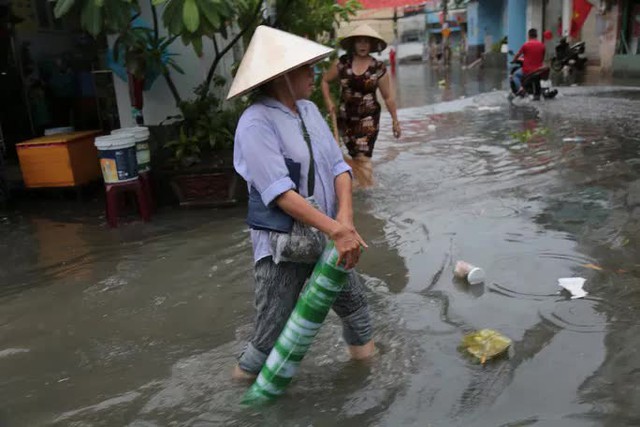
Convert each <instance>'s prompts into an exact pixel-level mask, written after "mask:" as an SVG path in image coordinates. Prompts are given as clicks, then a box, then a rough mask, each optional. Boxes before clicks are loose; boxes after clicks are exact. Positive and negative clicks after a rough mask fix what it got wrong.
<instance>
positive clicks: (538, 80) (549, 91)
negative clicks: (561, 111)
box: [509, 59, 558, 100]
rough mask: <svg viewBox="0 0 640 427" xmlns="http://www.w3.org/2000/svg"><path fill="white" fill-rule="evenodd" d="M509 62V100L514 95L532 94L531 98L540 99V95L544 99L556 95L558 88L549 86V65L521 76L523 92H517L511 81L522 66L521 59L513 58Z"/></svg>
mask: <svg viewBox="0 0 640 427" xmlns="http://www.w3.org/2000/svg"><path fill="white" fill-rule="evenodd" d="M511 64H512V65H513V67H511V72H510V73H509V85H510V86H511V93H510V94H509V100H512V99H513V98H515V97H520V98H524V97H525V96H528V95H533V99H540V96H542V97H543V98H544V99H553V98H555V97H556V95H558V90H557V89H553V88H552V87H551V80H549V74H551V70H550V69H549V67H542V68H540V69H538V70H537V71H534V72H533V73H529V74H526V75H524V76H523V77H522V87H523V88H524V92H518V90H517V89H516V85H515V83H514V81H513V75H514V74H515V72H516V71H518V70H519V69H520V68H522V59H514V60H513V61H511Z"/></svg>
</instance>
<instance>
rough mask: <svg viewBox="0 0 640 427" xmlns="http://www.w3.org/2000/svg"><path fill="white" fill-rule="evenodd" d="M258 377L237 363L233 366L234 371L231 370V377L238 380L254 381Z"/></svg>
mask: <svg viewBox="0 0 640 427" xmlns="http://www.w3.org/2000/svg"><path fill="white" fill-rule="evenodd" d="M256 377H257V375H255V374H252V373H249V372H246V371H243V370H242V369H240V366H238V365H236V366H235V367H234V368H233V372H231V378H233V379H234V380H237V381H253V380H255V379H256Z"/></svg>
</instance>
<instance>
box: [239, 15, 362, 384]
mask: <svg viewBox="0 0 640 427" xmlns="http://www.w3.org/2000/svg"><path fill="white" fill-rule="evenodd" d="M332 52H333V50H332V49H329V48H327V47H325V46H322V45H320V44H318V43H315V42H312V41H309V40H307V39H304V38H301V37H298V36H294V35H292V34H289V33H286V32H283V31H280V30H276V29H273V28H269V27H265V26H260V27H258V29H257V30H256V32H255V33H254V35H253V37H252V38H251V42H250V44H249V47H248V48H247V51H246V53H245V55H244V57H243V59H242V62H241V64H240V67H239V68H238V72H237V74H236V77H235V79H234V81H233V83H232V85H231V89H230V91H229V95H228V99H229V98H233V97H236V96H240V95H243V94H246V93H248V92H250V91H252V90H256V92H257V93H256V95H257V97H256V100H255V102H254V103H253V104H252V105H251V106H250V107H248V108H247V109H246V110H245V112H244V113H243V115H242V117H241V118H240V121H239V122H238V127H237V129H236V135H235V145H234V166H235V168H236V171H237V172H238V173H239V174H240V175H241V176H242V177H243V178H244V179H245V180H246V181H247V183H248V186H249V193H250V194H249V212H248V216H247V222H248V223H249V226H250V227H251V241H252V244H253V255H254V273H255V285H256V286H255V305H256V310H257V316H256V323H255V327H254V332H253V335H252V338H251V340H250V341H249V343H248V345H247V347H246V348H245V350H244V351H243V353H242V355H241V356H240V358H239V360H238V365H237V366H236V367H235V369H234V377H236V378H252V377H255V376H256V375H257V374H258V373H259V372H260V369H261V368H262V365H263V364H264V362H265V360H266V358H267V356H268V355H269V352H270V351H271V349H272V348H273V346H274V344H275V342H276V340H277V338H278V336H279V334H280V332H281V331H282V329H283V328H284V325H285V324H286V322H287V319H288V318H289V316H290V314H291V312H292V311H293V309H294V306H295V303H296V300H297V298H298V295H299V294H300V291H301V290H302V287H303V286H304V284H305V282H306V280H307V279H308V278H309V276H310V275H311V272H312V270H313V267H314V264H315V260H314V262H313V263H303V262H279V263H276V262H275V261H274V259H275V258H274V255H275V252H276V251H277V248H274V247H273V240H272V237H273V235H274V234H273V233H278V232H283V228H286V223H287V219H290V218H293V219H294V220H296V221H298V223H302V224H306V225H308V226H311V227H314V228H315V229H317V230H320V231H321V232H323V233H324V234H326V236H328V237H329V238H330V239H331V240H333V241H334V242H335V246H336V248H337V250H338V252H339V253H340V256H341V258H342V259H343V260H344V262H345V264H346V267H347V268H352V267H354V266H355V265H356V264H357V263H358V261H359V257H360V252H361V247H366V243H365V242H364V241H363V239H362V237H360V235H359V234H358V232H357V231H356V229H355V227H354V224H353V209H352V204H351V174H350V168H349V166H348V165H347V164H346V163H345V162H344V159H343V157H342V152H341V151H340V149H339V147H338V146H337V145H336V143H335V141H334V139H333V135H332V133H331V130H330V129H329V127H328V126H327V124H326V122H325V121H324V119H323V117H322V115H321V114H320V112H319V111H318V108H317V107H316V105H315V104H314V103H313V102H311V101H308V100H307V99H308V98H309V97H310V96H311V92H312V90H313V85H314V74H313V68H312V67H313V64H315V63H316V62H318V61H320V60H322V59H324V58H326V57H327V56H329V55H330V54H331V53H332ZM309 196H313V198H314V199H315V206H314V205H312V204H310V203H309V202H308V200H307V198H308V197H309ZM285 232H286V231H285ZM333 310H334V311H335V312H336V313H337V314H338V315H339V316H340V317H341V318H342V322H343V326H344V327H343V337H344V339H345V341H346V343H347V345H348V346H349V350H350V353H351V356H352V358H354V359H364V358H368V357H370V356H371V355H372V354H373V352H374V344H373V340H372V338H371V337H372V330H371V322H370V315H369V307H368V305H367V301H366V297H365V295H364V287H363V285H362V283H361V282H360V281H359V279H358V276H357V275H356V274H355V273H352V274H351V275H350V278H349V284H348V286H346V287H345V290H344V291H343V292H342V293H341V294H340V296H339V297H338V299H337V300H336V302H335V303H334V305H333Z"/></svg>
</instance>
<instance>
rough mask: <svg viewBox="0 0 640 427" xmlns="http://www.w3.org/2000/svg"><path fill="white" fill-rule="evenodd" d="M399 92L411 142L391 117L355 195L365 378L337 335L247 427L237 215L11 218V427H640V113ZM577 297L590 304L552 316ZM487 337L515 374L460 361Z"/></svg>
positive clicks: (67, 209)
mask: <svg viewBox="0 0 640 427" xmlns="http://www.w3.org/2000/svg"><path fill="white" fill-rule="evenodd" d="M442 72H443V73H444V71H442ZM402 73H404V75H403V78H406V80H407V83H406V84H405V83H403V85H402V86H400V88H399V92H400V93H399V98H400V102H401V105H403V106H404V107H406V108H403V109H402V110H400V112H399V115H400V120H401V122H402V125H403V134H404V135H403V138H402V140H401V141H400V142H396V141H395V140H393V138H392V136H391V123H390V121H388V118H387V117H386V115H385V118H384V119H383V122H382V130H381V134H380V137H379V140H378V144H377V147H376V151H375V153H374V163H375V173H376V179H377V186H376V187H375V188H373V189H371V190H367V191H361V192H358V193H357V194H356V195H355V205H356V209H357V213H356V226H357V227H358V229H359V231H360V234H361V235H362V236H363V237H364V239H365V240H366V241H367V242H368V244H369V246H370V249H369V250H368V251H367V252H366V253H365V255H364V256H363V259H362V261H361V263H360V265H359V268H358V270H359V272H360V273H361V274H362V275H363V276H364V278H365V280H366V284H367V287H368V290H369V294H368V295H369V301H370V304H371V306H372V313H373V320H374V326H375V335H374V337H375V339H376V341H377V343H378V346H379V354H378V355H377V356H376V357H375V358H374V359H373V360H371V361H369V362H368V363H364V364H362V363H360V364H358V363H354V362H351V361H349V359H348V356H347V353H346V349H345V348H344V345H343V343H342V340H341V333H340V332H341V328H340V323H339V320H338V318H337V316H335V315H333V314H332V315H330V316H329V318H328V321H327V322H326V324H325V326H324V327H323V329H322V331H321V333H320V335H319V337H318V339H317V340H316V342H315V344H314V346H313V347H312V348H311V351H310V353H309V354H308V355H307V357H306V358H305V360H304V361H303V363H302V367H301V369H300V370H299V372H298V374H297V376H296V378H295V379H294V382H293V383H292V385H291V386H290V387H289V389H288V392H287V394H286V395H285V396H284V397H282V398H281V399H279V400H278V401H277V402H275V403H274V404H273V405H270V406H268V407H266V408H262V409H256V408H246V407H242V406H240V405H239V402H240V400H241V397H242V394H243V393H244V391H245V390H246V388H247V386H246V385H239V384H236V383H234V382H232V381H231V379H230V375H229V374H230V369H231V367H232V366H233V364H234V362H235V357H236V356H237V354H238V353H239V352H240V351H241V349H242V347H243V345H244V343H245V340H246V339H247V338H248V336H249V334H250V332H251V326H252V321H253V290H252V286H253V285H252V276H251V274H252V272H251V267H252V254H251V248H250V242H249V235H248V230H247V227H246V226H245V225H244V214H245V208H244V207H243V206H240V207H238V208H234V209H230V210H218V211H216V210H193V211H188V210H179V209H165V210H164V211H162V212H161V213H160V214H158V215H156V217H155V218H154V220H153V222H151V223H150V224H145V225H143V224H141V223H131V224H128V225H126V226H123V227H121V228H119V229H117V230H109V229H107V228H106V227H105V219H104V214H103V212H102V210H101V206H100V205H99V204H95V205H93V204H86V205H81V204H76V203H73V202H57V201H51V200H44V201H42V203H41V205H38V206H36V207H33V206H32V207H30V208H29V209H26V208H25V209H20V208H19V209H17V210H14V211H11V212H8V213H0V259H1V260H2V262H1V264H0V402H2V403H1V404H0V426H3V427H4V426H39V425H56V426H119V425H127V426H132V427H133V426H135V427H151V426H168V425H176V426H178V425H180V426H183V425H184V426H218V425H224V426H252V425H266V426H272V425H273V426H311V425H313V426H360V425H379V426H399V425H416V426H418V425H419V426H426V425H431V426H458V425H460V426H525V425H526V426H529V425H535V426H626V425H629V426H631V425H638V424H640V407H639V406H638V405H637V402H639V401H640V388H638V386H637V384H638V382H639V381H640V359H639V358H638V357H637V349H638V348H639V346H640V338H639V337H640V326H639V325H640V286H638V283H639V279H640V238H639V236H640V234H639V232H640V122H638V118H637V117H638V111H640V90H637V89H632V88H624V87H606V86H602V87H588V88H587V87H564V88H560V93H561V96H560V97H559V98H558V99H556V100H554V101H549V102H542V103H538V104H534V103H531V102H524V101H520V100H518V101H516V103H515V104H514V105H509V103H508V102H507V100H506V93H505V92H503V91H501V90H502V89H504V86H506V82H504V81H503V79H504V76H501V75H500V74H499V73H498V75H496V76H493V75H491V73H487V74H486V75H484V77H482V78H479V77H478V74H477V73H473V74H469V75H467V74H465V73H464V72H463V71H462V70H452V71H451V73H452V74H451V75H450V76H449V77H446V76H440V75H438V74H437V73H438V72H437V71H432V70H431V71H430V70H426V71H425V69H424V67H413V66H412V67H404V68H401V69H400V70H399V74H402ZM443 79H444V80H445V82H446V83H445V85H444V87H443V85H442V84H441V83H440V82H441V81H442V80H443ZM461 79H463V80H465V79H466V80H465V83H464V84H463V83H462V82H461ZM418 88H419V89H418ZM493 89H497V91H493ZM447 91H448V92H447ZM492 91H493V92H492ZM478 94H480V95H478ZM459 259H462V260H466V261H469V262H472V263H474V264H476V265H479V266H482V267H483V268H484V269H485V271H486V272H487V280H486V283H485V285H477V286H473V287H471V286H469V285H468V284H465V283H463V282H460V281H458V280H457V279H455V278H454V277H453V274H452V269H453V265H454V263H455V261H456V260H459ZM574 276H576V277H584V278H586V279H587V281H586V284H585V289H586V290H587V291H588V292H589V294H588V295H587V297H585V298H584V299H574V300H572V299H570V297H569V296H568V294H565V293H560V292H559V287H558V285H557V280H558V278H562V277H574ZM482 328H491V329H496V330H498V331H500V332H502V333H504V334H505V335H507V336H508V337H510V338H511V339H512V340H513V346H512V349H511V352H510V354H509V357H508V358H506V359H501V360H496V361H491V362H489V363H487V364H486V365H485V366H481V365H480V364H479V363H476V362H474V361H473V360H471V359H469V358H467V357H466V356H465V355H464V354H462V353H461V352H460V351H459V350H458V345H459V343H460V340H461V338H462V336H463V335H464V334H465V333H467V332H471V331H473V330H476V329H482Z"/></svg>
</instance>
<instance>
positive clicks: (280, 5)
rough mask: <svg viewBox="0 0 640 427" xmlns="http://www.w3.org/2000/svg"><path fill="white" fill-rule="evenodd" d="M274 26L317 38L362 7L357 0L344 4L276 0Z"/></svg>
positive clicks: (310, 0)
mask: <svg viewBox="0 0 640 427" xmlns="http://www.w3.org/2000/svg"><path fill="white" fill-rule="evenodd" d="M275 5H276V13H277V21H276V26H277V27H278V28H281V29H283V30H285V31H289V32H291V33H294V34H298V35H301V36H305V37H308V38H310V39H312V40H319V39H320V38H321V37H323V36H325V35H326V34H329V33H332V32H333V29H334V27H335V25H336V24H338V23H339V22H341V21H348V20H349V19H350V18H351V16H353V15H355V13H356V12H357V11H358V10H359V9H361V8H362V5H361V4H360V2H359V1H358V0H347V1H346V2H345V4H344V5H341V4H339V3H338V2H336V1H334V0H276V1H275Z"/></svg>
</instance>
